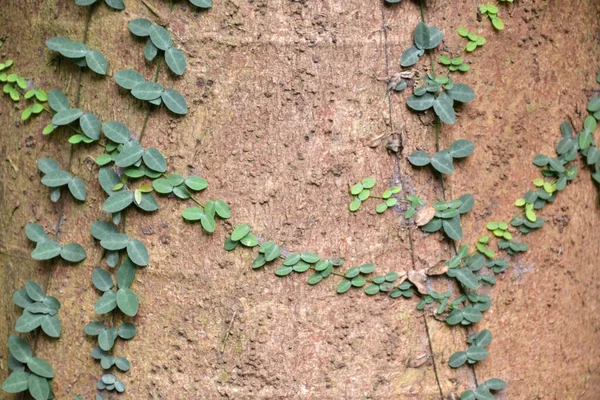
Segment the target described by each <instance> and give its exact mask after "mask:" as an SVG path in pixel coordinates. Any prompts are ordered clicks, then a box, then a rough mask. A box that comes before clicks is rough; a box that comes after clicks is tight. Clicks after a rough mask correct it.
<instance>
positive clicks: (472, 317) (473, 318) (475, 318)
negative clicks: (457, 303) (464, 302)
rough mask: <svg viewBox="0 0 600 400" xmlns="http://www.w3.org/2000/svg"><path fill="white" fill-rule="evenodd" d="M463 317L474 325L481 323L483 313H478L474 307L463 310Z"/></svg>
mask: <svg viewBox="0 0 600 400" xmlns="http://www.w3.org/2000/svg"><path fill="white" fill-rule="evenodd" d="M463 316H464V317H465V319H466V320H468V321H470V322H473V323H475V322H479V321H481V318H483V314H481V311H478V310H477V309H475V308H474V307H473V306H468V307H465V308H464V310H463Z"/></svg>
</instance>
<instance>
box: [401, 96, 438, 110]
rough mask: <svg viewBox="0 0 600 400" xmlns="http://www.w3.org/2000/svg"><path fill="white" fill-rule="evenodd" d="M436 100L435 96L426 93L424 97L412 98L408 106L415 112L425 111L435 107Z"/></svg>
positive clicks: (408, 101)
mask: <svg viewBox="0 0 600 400" xmlns="http://www.w3.org/2000/svg"><path fill="white" fill-rule="evenodd" d="M434 100H435V97H434V96H433V94H431V93H425V94H424V95H423V96H410V97H409V98H408V99H407V100H406V105H407V106H408V107H410V108H411V109H413V110H415V111H425V110H427V109H429V108H431V107H432V106H433V102H434Z"/></svg>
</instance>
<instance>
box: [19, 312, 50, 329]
mask: <svg viewBox="0 0 600 400" xmlns="http://www.w3.org/2000/svg"><path fill="white" fill-rule="evenodd" d="M44 317H45V315H44V314H32V313H30V312H29V311H24V312H23V315H21V316H20V317H19V319H18V320H17V323H16V324H15V331H17V332H19V333H27V332H31V331H32V330H34V329H36V328H37V327H38V326H40V325H41V323H42V318H44Z"/></svg>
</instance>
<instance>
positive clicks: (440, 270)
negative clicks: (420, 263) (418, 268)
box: [427, 262, 448, 276]
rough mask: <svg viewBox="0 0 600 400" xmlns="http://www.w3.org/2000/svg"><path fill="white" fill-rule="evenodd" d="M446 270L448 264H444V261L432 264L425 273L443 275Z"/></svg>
mask: <svg viewBox="0 0 600 400" xmlns="http://www.w3.org/2000/svg"><path fill="white" fill-rule="evenodd" d="M446 272H448V266H447V265H446V263H443V262H441V263H438V264H436V265H434V266H433V267H430V268H429V269H428V270H427V275H429V276H435V275H444V274H445V273H446Z"/></svg>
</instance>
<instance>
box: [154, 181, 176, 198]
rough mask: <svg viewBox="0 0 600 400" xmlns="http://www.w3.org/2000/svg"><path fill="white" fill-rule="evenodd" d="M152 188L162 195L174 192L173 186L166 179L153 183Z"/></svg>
mask: <svg viewBox="0 0 600 400" xmlns="http://www.w3.org/2000/svg"><path fill="white" fill-rule="evenodd" d="M152 187H153V188H154V190H156V191H157V192H158V193H161V194H168V193H171V192H172V191H173V185H171V183H170V182H169V181H168V180H167V179H165V178H160V179H156V180H154V181H152Z"/></svg>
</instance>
